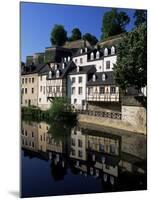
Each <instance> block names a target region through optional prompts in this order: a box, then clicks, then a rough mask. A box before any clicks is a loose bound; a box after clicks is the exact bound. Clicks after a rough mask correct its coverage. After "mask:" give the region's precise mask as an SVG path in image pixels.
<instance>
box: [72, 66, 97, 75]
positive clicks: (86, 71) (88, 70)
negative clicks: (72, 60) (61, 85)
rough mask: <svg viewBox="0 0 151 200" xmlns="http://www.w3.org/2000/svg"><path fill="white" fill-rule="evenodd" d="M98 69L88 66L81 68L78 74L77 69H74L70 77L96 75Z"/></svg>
mask: <svg viewBox="0 0 151 200" xmlns="http://www.w3.org/2000/svg"><path fill="white" fill-rule="evenodd" d="M95 72H96V68H95V65H86V66H79V72H77V67H76V68H74V69H73V70H72V71H71V72H70V73H69V75H74V74H89V73H95Z"/></svg>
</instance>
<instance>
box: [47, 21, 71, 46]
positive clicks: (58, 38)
mask: <svg viewBox="0 0 151 200" xmlns="http://www.w3.org/2000/svg"><path fill="white" fill-rule="evenodd" d="M67 39H68V38H67V32H66V30H65V29H64V26H62V25H58V24H55V26H54V27H53V29H52V32H51V36H50V40H51V43H52V45H56V46H62V45H63V44H64V43H65V42H66V41H67Z"/></svg>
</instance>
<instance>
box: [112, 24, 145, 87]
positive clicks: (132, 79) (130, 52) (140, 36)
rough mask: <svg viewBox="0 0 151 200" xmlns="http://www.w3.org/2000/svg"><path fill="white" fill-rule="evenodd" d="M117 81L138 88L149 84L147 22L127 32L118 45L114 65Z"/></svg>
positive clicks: (124, 85)
mask: <svg viewBox="0 0 151 200" xmlns="http://www.w3.org/2000/svg"><path fill="white" fill-rule="evenodd" d="M114 76H115V81H116V83H117V84H118V85H119V86H120V87H121V88H122V89H126V88H127V87H130V86H132V87H133V86H134V87H135V88H136V89H140V88H141V87H144V86H146V84H147V27H146V25H145V24H142V25H141V26H139V27H137V28H135V29H134V30H133V31H132V32H129V33H127V34H125V36H124V37H123V39H122V41H121V42H120V43H119V45H118V46H117V63H116V64H115V65H114Z"/></svg>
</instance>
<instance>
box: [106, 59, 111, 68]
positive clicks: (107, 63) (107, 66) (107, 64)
mask: <svg viewBox="0 0 151 200" xmlns="http://www.w3.org/2000/svg"><path fill="white" fill-rule="evenodd" d="M106 69H110V61H109V60H108V61H106Z"/></svg>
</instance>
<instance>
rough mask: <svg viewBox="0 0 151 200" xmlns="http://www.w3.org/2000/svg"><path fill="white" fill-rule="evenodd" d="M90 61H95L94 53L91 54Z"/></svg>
mask: <svg viewBox="0 0 151 200" xmlns="http://www.w3.org/2000/svg"><path fill="white" fill-rule="evenodd" d="M90 59H91V60H94V53H93V52H92V53H91V56H90Z"/></svg>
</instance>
